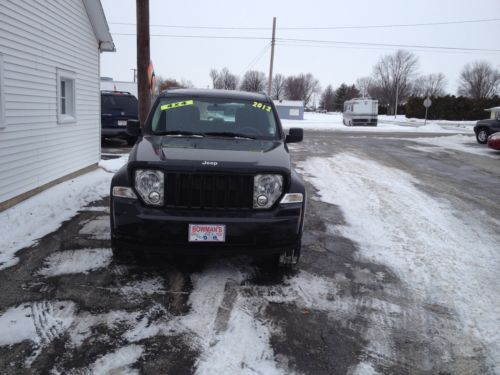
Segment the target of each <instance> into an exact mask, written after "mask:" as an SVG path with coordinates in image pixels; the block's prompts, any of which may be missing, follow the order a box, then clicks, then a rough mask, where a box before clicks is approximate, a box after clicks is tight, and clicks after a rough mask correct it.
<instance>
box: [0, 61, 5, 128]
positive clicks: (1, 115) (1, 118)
mask: <svg viewBox="0 0 500 375" xmlns="http://www.w3.org/2000/svg"><path fill="white" fill-rule="evenodd" d="M4 81H5V78H4V75H3V55H2V54H1V53H0V129H1V128H4V127H5V93H4V90H5V89H4V86H5V85H4Z"/></svg>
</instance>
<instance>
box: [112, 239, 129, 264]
mask: <svg viewBox="0 0 500 375" xmlns="http://www.w3.org/2000/svg"><path fill="white" fill-rule="evenodd" d="M111 250H112V251H113V260H114V261H115V262H116V263H119V264H129V263H132V262H133V261H134V256H133V254H132V253H131V252H130V251H129V250H126V249H124V248H123V247H122V246H120V245H118V244H117V243H116V241H115V240H113V239H112V240H111Z"/></svg>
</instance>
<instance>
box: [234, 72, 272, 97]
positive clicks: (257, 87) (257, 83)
mask: <svg viewBox="0 0 500 375" xmlns="http://www.w3.org/2000/svg"><path fill="white" fill-rule="evenodd" d="M265 88H266V75H265V74H264V73H262V72H259V71H257V70H249V71H248V72H246V73H245V75H244V76H243V80H242V81H241V84H240V90H243V91H251V92H262V91H264V90H265Z"/></svg>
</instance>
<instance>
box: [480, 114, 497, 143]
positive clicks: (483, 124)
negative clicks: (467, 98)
mask: <svg viewBox="0 0 500 375" xmlns="http://www.w3.org/2000/svg"><path fill="white" fill-rule="evenodd" d="M497 132H500V112H498V113H497V114H496V118H494V119H488V120H480V121H478V122H476V125H474V133H476V139H477V143H481V144H484V143H486V142H487V141H488V137H489V136H490V135H492V134H493V133H497Z"/></svg>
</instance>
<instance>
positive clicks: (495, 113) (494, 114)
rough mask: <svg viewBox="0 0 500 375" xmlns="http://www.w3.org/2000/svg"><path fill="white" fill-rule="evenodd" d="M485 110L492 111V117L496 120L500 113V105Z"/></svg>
mask: <svg viewBox="0 0 500 375" xmlns="http://www.w3.org/2000/svg"><path fill="white" fill-rule="evenodd" d="M485 111H487V112H490V119H492V120H494V119H496V118H498V116H499V115H500V107H493V108H488V109H485Z"/></svg>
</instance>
